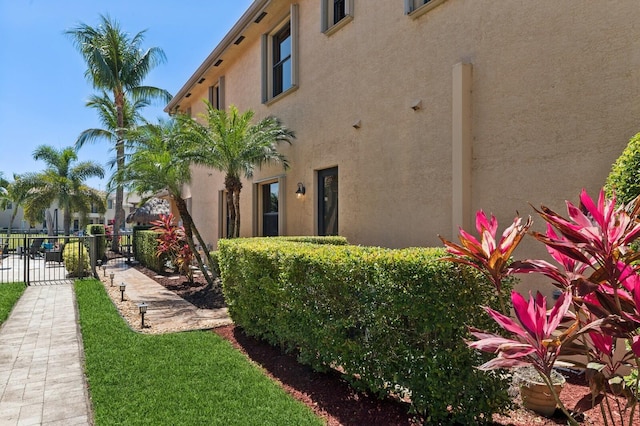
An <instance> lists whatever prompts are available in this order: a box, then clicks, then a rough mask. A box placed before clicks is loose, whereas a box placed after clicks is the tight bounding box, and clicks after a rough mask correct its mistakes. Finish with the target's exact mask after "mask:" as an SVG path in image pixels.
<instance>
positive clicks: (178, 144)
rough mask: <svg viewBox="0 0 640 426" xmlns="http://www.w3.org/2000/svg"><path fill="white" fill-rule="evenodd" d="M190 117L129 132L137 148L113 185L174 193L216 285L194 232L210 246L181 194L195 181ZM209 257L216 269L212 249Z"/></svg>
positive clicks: (190, 241) (189, 237) (189, 238)
mask: <svg viewBox="0 0 640 426" xmlns="http://www.w3.org/2000/svg"><path fill="white" fill-rule="evenodd" d="M189 121H191V119H190V118H188V117H187V118H185V117H183V116H179V117H176V118H175V119H172V120H166V121H164V120H161V121H159V123H158V124H147V125H145V126H141V127H139V128H138V129H136V131H135V132H129V134H128V137H129V139H130V140H132V141H134V143H135V144H136V149H135V150H134V151H133V152H132V154H131V155H130V157H129V159H128V160H129V161H128V163H127V164H126V166H125V167H124V168H123V169H122V170H119V171H118V172H116V175H115V176H114V178H112V179H111V180H110V182H109V186H112V185H116V186H118V185H123V186H126V187H127V188H128V189H129V190H131V191H134V192H136V193H138V194H158V193H160V192H162V193H165V194H166V195H167V196H168V197H170V198H171V199H172V200H173V202H174V203H175V205H176V207H177V209H178V212H179V213H180V218H181V219H182V222H183V226H184V230H185V235H186V237H187V244H188V245H189V248H190V249H191V251H192V252H193V254H194V256H195V258H196V261H197V262H198V265H199V267H200V270H201V271H203V273H204V276H205V278H206V280H207V282H208V283H209V284H210V285H212V286H213V285H214V283H213V278H212V277H211V275H210V274H209V273H208V272H207V269H206V268H204V263H203V259H202V257H201V256H200V253H199V252H198V250H196V248H195V243H194V241H193V236H194V234H195V236H196V238H197V239H198V242H199V243H200V245H201V246H202V247H206V244H205V242H204V240H203V239H202V237H201V236H200V233H199V232H198V230H197V228H196V225H195V223H194V222H193V218H192V217H191V214H190V213H189V210H188V209H187V203H186V201H185V200H184V199H183V198H182V195H181V194H182V186H183V185H184V184H186V183H189V182H190V181H191V170H190V164H191V161H190V160H189V159H188V158H187V157H186V156H185V155H183V154H184V152H185V151H186V150H187V147H188V146H189V141H188V140H187V139H186V138H185V135H186V134H185V132H184V131H183V129H184V124H185V123H186V122H189ZM144 201H145V200H143V202H144ZM205 253H206V250H205ZM205 260H206V261H207V263H208V266H209V271H212V270H213V268H212V263H211V259H210V258H209V255H208V253H207V254H206V256H205Z"/></svg>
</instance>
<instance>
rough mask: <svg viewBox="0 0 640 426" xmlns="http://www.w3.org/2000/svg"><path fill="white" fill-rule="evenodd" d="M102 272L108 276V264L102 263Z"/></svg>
mask: <svg viewBox="0 0 640 426" xmlns="http://www.w3.org/2000/svg"><path fill="white" fill-rule="evenodd" d="M102 273H103V274H104V276H105V277H106V276H107V265H102Z"/></svg>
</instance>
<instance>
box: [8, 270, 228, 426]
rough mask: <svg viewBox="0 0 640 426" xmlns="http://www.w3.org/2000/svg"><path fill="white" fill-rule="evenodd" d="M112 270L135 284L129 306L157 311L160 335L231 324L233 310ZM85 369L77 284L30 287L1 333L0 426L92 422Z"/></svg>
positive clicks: (153, 319)
mask: <svg viewBox="0 0 640 426" xmlns="http://www.w3.org/2000/svg"><path fill="white" fill-rule="evenodd" d="M98 272H99V274H100V275H101V277H102V278H103V279H104V273H103V271H98ZM111 272H114V274H115V279H114V282H115V283H117V284H119V283H120V282H125V283H126V284H127V289H126V299H127V300H129V301H130V302H133V303H140V302H145V303H147V304H148V305H149V310H148V312H147V316H146V317H145V318H146V320H148V322H149V323H150V324H151V327H152V328H153V330H152V331H153V332H171V331H178V330H179V331H184V330H195V329H206V328H213V327H217V326H220V325H225V324H230V323H231V319H230V318H229V316H228V314H227V310H226V308H223V309H216V310H208V309H198V308H196V307H195V306H193V305H192V304H190V303H188V302H186V301H185V300H184V299H182V298H181V297H179V296H177V295H176V294H175V293H173V292H171V291H169V290H166V289H165V288H164V287H163V286H161V285H159V284H158V283H156V282H155V281H154V280H152V279H151V278H149V277H147V276H146V275H144V274H142V273H140V272H138V271H137V270H135V269H133V268H130V267H128V266H127V265H125V264H122V263H120V264H111V263H109V265H108V266H107V270H106V274H107V277H108V276H109V274H110V273H111ZM83 369H84V354H83V347H82V335H81V334H80V329H79V326H78V314H77V306H76V301H75V293H74V291H73V285H72V284H59V285H46V286H34V287H27V289H26V290H25V292H24V294H23V295H22V297H21V298H20V300H19V301H18V303H17V304H16V305H15V307H14V309H13V311H12V312H11V315H10V316H9V318H8V319H7V321H6V322H5V323H4V324H3V325H2V327H1V328H0V426H5V425H6V426H9V425H12V426H13V425H64V426H67V425H87V424H89V425H90V424H92V423H93V417H92V413H91V404H90V402H89V397H88V392H87V383H86V379H85V376H84V370H83Z"/></svg>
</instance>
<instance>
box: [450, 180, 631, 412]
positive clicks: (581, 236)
mask: <svg viewBox="0 0 640 426" xmlns="http://www.w3.org/2000/svg"><path fill="white" fill-rule="evenodd" d="M536 212H537V213H538V214H539V215H540V216H541V217H542V218H543V219H544V220H545V221H546V222H547V230H546V233H538V232H532V233H531V235H532V236H533V237H534V238H535V239H536V240H538V241H540V242H542V243H543V244H545V246H546V248H547V251H548V253H549V254H550V255H551V257H552V258H553V259H554V260H555V261H556V262H557V265H556V264H553V263H550V262H547V261H544V260H524V261H516V262H513V263H511V264H509V263H508V258H502V260H501V262H504V267H503V266H502V264H500V265H499V266H500V268H496V267H495V265H496V264H497V263H496V262H493V263H491V262H489V259H491V256H493V253H494V252H496V251H498V249H496V247H497V246H496V245H495V244H494V245H493V246H492V244H491V241H495V234H496V232H497V223H496V222H495V221H494V218H493V217H492V219H491V220H489V221H487V220H486V217H485V216H484V213H482V212H479V213H478V216H477V218H476V225H477V227H478V232H479V233H480V234H481V235H482V241H483V242H482V243H480V242H479V241H478V240H476V239H475V238H473V237H470V236H469V234H467V233H465V232H464V231H461V234H460V240H461V242H462V243H463V247H460V246H457V245H455V244H452V243H449V242H447V241H446V240H443V241H445V245H446V246H447V251H448V252H449V253H451V254H453V255H454V258H453V259H452V260H454V261H457V262H461V263H466V264H470V265H472V266H474V267H477V268H479V269H483V270H484V272H485V274H487V275H488V276H489V277H494V280H493V281H492V282H493V283H494V285H496V281H495V277H497V278H499V279H501V280H502V279H505V278H506V277H508V276H510V275H512V274H516V273H538V274H542V275H544V276H546V277H548V278H550V279H551V282H552V283H553V284H554V285H555V286H556V287H558V288H560V289H561V290H562V293H561V295H560V297H559V299H558V300H557V302H556V303H555V305H554V306H553V308H552V309H551V310H550V311H549V312H547V309H546V305H547V303H546V300H545V298H544V297H542V296H541V295H540V294H538V295H536V297H535V298H534V297H532V296H530V299H529V301H528V302H527V301H526V300H525V299H524V297H523V296H522V295H520V294H518V293H516V292H513V293H512V297H511V300H512V302H513V307H514V311H515V314H516V318H517V320H518V323H516V322H515V321H514V320H512V319H511V318H509V317H508V316H506V315H504V312H503V314H500V313H498V312H496V311H494V310H492V309H490V308H485V310H486V311H487V313H488V314H489V315H490V316H491V317H492V318H493V319H494V320H495V321H496V322H497V323H498V324H499V325H500V326H501V327H502V328H503V329H504V330H505V331H507V332H509V333H510V334H511V337H510V338H505V337H502V336H499V335H496V334H493V333H488V332H484V331H481V330H477V329H475V328H470V331H471V334H472V335H473V336H474V337H475V338H477V339H478V340H476V341H470V342H468V344H469V346H470V347H472V348H475V349H479V350H482V351H485V352H491V353H495V354H497V357H496V358H494V359H492V360H491V361H489V362H487V363H485V364H483V365H482V366H480V367H479V368H481V369H485V370H488V369H495V368H513V367H520V366H524V365H531V366H532V367H533V368H535V369H536V370H537V371H538V372H539V373H540V375H541V377H542V378H543V380H544V382H545V383H546V384H547V386H548V387H549V390H550V391H551V393H552V394H553V395H554V397H555V399H556V402H557V404H558V406H559V407H560V408H561V409H562V410H563V412H564V413H565V414H566V415H567V417H568V418H569V422H570V423H571V424H577V422H576V421H575V419H574V418H573V417H572V416H571V413H569V411H568V410H567V409H566V408H565V407H564V405H563V404H562V401H561V400H560V398H559V396H558V395H557V394H556V392H555V390H554V388H553V386H552V381H551V372H552V369H553V367H554V364H555V362H556V361H557V360H558V358H559V357H562V356H563V355H576V354H582V355H584V356H585V357H586V358H585V359H586V361H587V362H586V364H585V365H584V366H585V368H586V372H587V378H588V380H589V385H590V388H591V392H592V397H593V401H594V403H595V401H599V404H600V409H601V412H602V415H603V418H604V420H605V423H606V424H616V423H620V424H623V425H624V424H633V419H634V414H635V408H636V403H637V399H638V395H637V393H636V392H634V391H633V390H634V389H635V390H637V389H638V382H637V379H636V382H635V383H634V384H633V385H632V386H631V387H628V386H625V381H624V380H623V378H622V376H621V374H620V373H619V372H618V370H619V369H620V367H622V366H623V365H624V366H627V367H631V368H632V369H636V370H637V367H638V359H639V358H640V333H639V331H640V330H639V327H640V275H639V273H638V266H637V265H636V260H638V259H639V258H640V255H639V254H638V252H637V251H636V250H633V249H632V248H631V243H632V242H633V241H635V240H636V239H637V238H638V236H640V220H639V219H638V214H639V213H640V201H638V199H636V200H634V201H633V202H631V203H630V204H629V205H627V206H619V207H616V200H615V197H612V198H611V199H607V198H606V197H605V194H604V191H600V194H599V197H598V200H597V201H594V200H593V199H592V198H590V197H589V195H588V194H587V193H586V191H584V190H583V191H582V193H581V194H580V204H579V205H578V206H576V205H574V204H572V203H571V202H567V214H568V218H564V217H562V216H561V215H559V214H557V213H555V212H554V211H552V210H551V209H549V208H547V207H544V206H542V207H541V209H540V210H537V209H536ZM518 219H519V218H516V220H515V221H514V225H515V224H516V223H517V224H519V223H520V222H519V220H518ZM485 223H487V224H488V225H486V226H485V225H484V224H485ZM478 224H479V225H478ZM514 225H512V226H511V227H509V228H508V229H507V230H506V231H505V233H504V234H503V239H504V240H505V241H508V236H509V235H511V234H512V233H514V230H513V229H512V228H513V227H514ZM529 226H530V221H528V222H527V224H526V228H527V229H528V227H529ZM523 228H524V227H523ZM524 232H526V230H524ZM524 232H522V234H524ZM522 234H519V235H520V238H512V241H513V242H514V243H513V244H511V245H509V249H510V250H509V251H508V253H509V256H510V255H511V253H513V250H514V249H515V246H517V244H518V243H519V242H520V240H521V238H522ZM505 236H506V237H505ZM492 238H493V240H492ZM484 240H488V241H489V243H488V244H485V243H484ZM498 246H499V245H498ZM487 248H489V249H488V250H487ZM502 253H507V250H504V251H502V250H500V253H499V254H497V255H495V256H496V257H497V258H500V256H501V255H502ZM498 283H499V281H498ZM497 290H498V291H499V288H498V287H497ZM569 308H572V309H571V310H570V309H569ZM618 342H624V344H625V345H626V351H625V353H624V354H622V355H616V345H617V344H618ZM572 362H573V363H574V364H576V362H575V361H572ZM636 377H637V376H636ZM612 394H613V395H617V396H623V397H626V399H627V403H626V405H625V406H624V407H623V406H622V405H621V404H620V403H619V398H611V395H612ZM616 410H617V412H616ZM625 413H628V414H629V416H628V422H626V419H625V415H626V414H625Z"/></svg>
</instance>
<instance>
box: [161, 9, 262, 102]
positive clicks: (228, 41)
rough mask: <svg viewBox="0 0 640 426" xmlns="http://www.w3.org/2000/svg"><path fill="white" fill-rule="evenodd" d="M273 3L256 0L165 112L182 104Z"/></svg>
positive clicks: (176, 95) (179, 91) (175, 96)
mask: <svg viewBox="0 0 640 426" xmlns="http://www.w3.org/2000/svg"><path fill="white" fill-rule="evenodd" d="M270 2H271V0H255V1H254V2H253V4H251V6H249V8H248V9H247V11H246V12H244V14H243V15H242V16H241V17H240V19H239V20H238V22H236V23H235V25H234V26H233V27H231V29H230V30H229V32H228V33H227V35H225V36H224V38H223V39H222V41H221V42H220V43H218V45H217V46H216V47H215V49H213V51H212V52H211V53H210V54H209V56H207V58H206V59H205V60H204V62H203V63H202V64H201V65H200V66H199V67H198V69H197V70H196V71H195V72H194V73H193V75H192V76H191V77H190V78H189V79H188V80H187V82H186V83H185V84H184V85H183V86H182V88H181V89H180V90H178V93H176V94H175V95H174V97H173V98H172V99H171V101H169V103H168V104H167V106H165V107H164V112H166V113H168V114H170V113H171V111H172V110H173V109H174V108H175V107H176V105H178V104H179V103H180V100H181V99H182V98H183V97H184V96H185V95H186V94H187V93H188V92H189V90H191V87H192V86H193V85H195V84H196V83H197V82H198V80H200V79H201V78H202V76H203V75H204V73H205V72H206V71H207V70H208V69H209V68H210V67H212V66H213V64H214V63H215V61H216V60H217V59H219V57H220V55H222V53H223V52H224V51H225V50H226V49H227V48H228V47H229V46H230V45H232V44H233V43H234V42H235V41H236V40H237V38H238V36H240V35H241V34H242V32H243V31H244V30H245V29H246V28H247V27H248V26H249V25H251V24H253V20H254V19H255V17H256V15H257V14H258V13H260V12H262V10H263V9H264V8H265V7H266V6H267V5H268V4H269V3H270Z"/></svg>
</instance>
